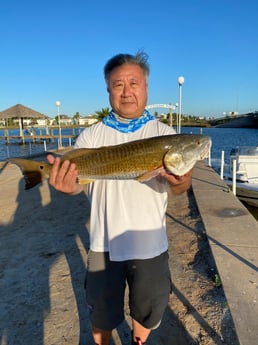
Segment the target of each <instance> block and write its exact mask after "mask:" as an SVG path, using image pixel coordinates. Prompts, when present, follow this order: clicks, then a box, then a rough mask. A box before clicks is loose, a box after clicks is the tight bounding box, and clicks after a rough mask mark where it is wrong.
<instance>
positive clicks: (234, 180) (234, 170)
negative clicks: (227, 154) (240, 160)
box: [232, 159, 236, 195]
mask: <svg viewBox="0 0 258 345" xmlns="http://www.w3.org/2000/svg"><path fill="white" fill-rule="evenodd" d="M232 192H233V194H234V195H236V160H235V159H233V176H232Z"/></svg>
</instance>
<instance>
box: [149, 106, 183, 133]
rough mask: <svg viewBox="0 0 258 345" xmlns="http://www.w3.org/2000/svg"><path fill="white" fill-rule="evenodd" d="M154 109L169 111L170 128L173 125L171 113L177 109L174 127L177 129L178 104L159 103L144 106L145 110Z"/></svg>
mask: <svg viewBox="0 0 258 345" xmlns="http://www.w3.org/2000/svg"><path fill="white" fill-rule="evenodd" d="M155 108H157V109H158V108H163V109H169V121H168V125H169V126H171V127H172V125H173V117H172V111H173V110H175V109H177V114H176V126H177V128H179V117H178V104H177V103H176V104H175V105H174V104H171V103H169V104H164V103H159V104H150V105H147V106H146V109H155Z"/></svg>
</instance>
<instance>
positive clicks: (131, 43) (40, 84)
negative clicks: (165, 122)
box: [0, 0, 258, 118]
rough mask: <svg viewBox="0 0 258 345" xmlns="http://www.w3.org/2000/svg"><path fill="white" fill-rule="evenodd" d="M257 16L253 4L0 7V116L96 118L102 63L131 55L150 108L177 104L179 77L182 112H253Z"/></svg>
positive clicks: (257, 89) (85, 0)
mask: <svg viewBox="0 0 258 345" xmlns="http://www.w3.org/2000/svg"><path fill="white" fill-rule="evenodd" d="M257 13H258V1H257V0H245V1H241V0H175V1H174V0H159V1H144V0H130V1H121V0H109V1H106V0H98V1H90V0H72V1H69V0H37V1H35V0H2V1H1V2H0V111H3V110H5V109H7V108H9V107H11V106H13V105H15V104H23V105H25V106H28V107H30V108H32V109H34V110H36V111H39V112H41V113H43V114H46V115H48V116H50V117H55V116H56V115H57V107H56V104H55V103H56V101H60V103H61V105H60V108H59V111H60V114H66V115H68V116H73V115H75V113H76V112H79V114H80V115H81V116H86V115H90V114H94V113H95V112H96V111H99V110H101V109H102V108H106V107H109V100H108V94H107V91H106V85H105V82H104V78H103V67H104V65H105V63H106V62H107V60H108V59H109V58H110V57H112V56H113V55H116V54H119V53H129V54H135V53H136V52H137V51H139V50H144V51H145V52H146V53H147V54H148V55H149V60H148V61H149V64H150V78H149V95H148V105H150V104H173V105H174V104H176V103H178V102H179V85H178V81H177V80H178V77H179V76H183V77H184V84H183V85H182V88H181V91H182V103H181V105H182V113H183V114H188V115H193V116H204V117H206V118H209V117H222V116H223V114H225V113H227V112H232V111H235V112H238V113H240V114H244V113H248V112H251V111H255V110H258V21H257ZM154 110H156V111H158V112H159V113H161V112H164V111H165V112H167V111H168V110H167V109H154Z"/></svg>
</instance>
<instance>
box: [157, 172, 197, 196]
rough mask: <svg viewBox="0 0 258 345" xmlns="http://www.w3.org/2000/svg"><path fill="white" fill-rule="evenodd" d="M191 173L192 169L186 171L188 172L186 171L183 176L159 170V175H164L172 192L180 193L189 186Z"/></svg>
mask: <svg viewBox="0 0 258 345" xmlns="http://www.w3.org/2000/svg"><path fill="white" fill-rule="evenodd" d="M192 174H193V169H191V170H190V171H188V173H186V174H185V175H183V176H176V175H172V174H168V173H167V172H161V173H160V176H162V177H164V178H165V179H166V180H167V181H168V183H169V184H170V187H171V190H172V192H173V193H175V194H182V193H184V192H186V191H187V190H188V189H189V188H190V187H191V184H192Z"/></svg>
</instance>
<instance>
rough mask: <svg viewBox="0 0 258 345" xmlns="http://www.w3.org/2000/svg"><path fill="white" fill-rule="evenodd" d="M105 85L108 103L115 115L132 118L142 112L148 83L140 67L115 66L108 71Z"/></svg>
mask: <svg viewBox="0 0 258 345" xmlns="http://www.w3.org/2000/svg"><path fill="white" fill-rule="evenodd" d="M107 87H108V92H109V101H110V105H111V107H112V109H113V111H114V112H115V113H116V114H117V115H119V116H121V117H124V118H127V119H134V118H137V117H140V116H141V115H142V114H143V111H144V108H145V106H146V104H147V97H148V96H147V93H148V83H147V77H146V76H145V74H144V71H143V70H142V69H141V67H139V66H138V65H131V64H124V65H122V66H119V67H117V68H115V69H114V70H113V71H112V72H111V73H110V77H109V80H108V85H107Z"/></svg>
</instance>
